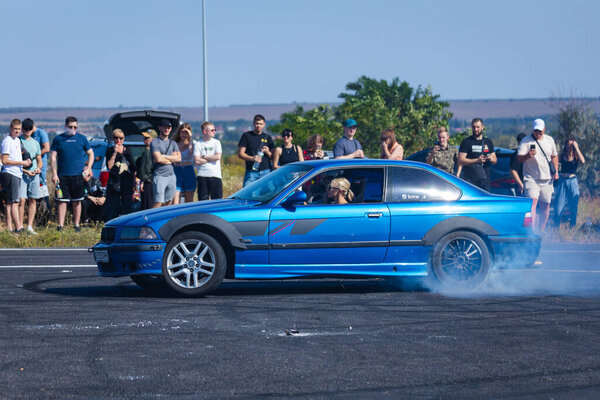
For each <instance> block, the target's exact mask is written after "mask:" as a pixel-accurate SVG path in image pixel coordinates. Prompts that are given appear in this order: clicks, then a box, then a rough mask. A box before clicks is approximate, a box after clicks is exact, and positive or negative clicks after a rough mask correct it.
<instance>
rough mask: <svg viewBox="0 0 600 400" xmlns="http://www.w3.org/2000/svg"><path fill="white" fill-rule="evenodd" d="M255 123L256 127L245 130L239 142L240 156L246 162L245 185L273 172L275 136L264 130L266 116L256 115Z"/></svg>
mask: <svg viewBox="0 0 600 400" xmlns="http://www.w3.org/2000/svg"><path fill="white" fill-rule="evenodd" d="M253 125H254V129H253V130H251V131H248V132H244V133H243V134H242V137H241V138H240V141H239V142H238V157H239V158H241V159H242V160H244V161H245V162H246V173H245V174H244V186H247V185H248V184H250V183H252V182H254V181H256V180H258V179H260V178H262V177H263V176H265V175H267V174H268V173H269V172H271V156H272V155H273V150H274V148H275V145H274V144H273V138H272V137H271V136H270V135H267V134H266V133H264V132H263V129H265V126H266V122H265V117H263V116H262V115H260V114H257V115H255V116H254V120H253Z"/></svg>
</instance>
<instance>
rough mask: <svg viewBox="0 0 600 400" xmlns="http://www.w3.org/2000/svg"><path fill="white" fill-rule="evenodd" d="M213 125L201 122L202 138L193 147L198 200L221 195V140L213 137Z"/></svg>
mask: <svg viewBox="0 0 600 400" xmlns="http://www.w3.org/2000/svg"><path fill="white" fill-rule="evenodd" d="M216 132H217V130H216V129H215V125H214V124H213V123H211V122H208V121H205V122H203V123H202V138H201V139H200V140H199V141H198V142H196V146H195V147H194V162H195V163H196V165H198V174H197V178H196V179H197V181H198V200H209V199H220V198H222V197H223V180H222V176H221V154H222V153H223V150H222V149H221V142H220V141H219V140H218V139H215V133H216Z"/></svg>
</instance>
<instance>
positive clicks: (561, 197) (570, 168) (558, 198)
mask: <svg viewBox="0 0 600 400" xmlns="http://www.w3.org/2000/svg"><path fill="white" fill-rule="evenodd" d="M559 161H560V178H559V179H558V182H557V185H556V195H555V196H554V201H555V203H554V226H556V227H557V228H558V227H559V226H560V214H562V212H563V210H564V208H565V205H567V204H568V205H569V212H570V215H569V225H570V226H571V228H575V224H577V208H578V206H579V183H578V182H577V175H576V173H577V167H578V166H579V164H585V157H584V156H583V154H582V153H581V150H580V149H579V144H578V143H577V141H576V140H575V136H573V135H569V137H568V138H567V140H566V141H565V145H564V146H563V149H562V153H561V155H560V157H559Z"/></svg>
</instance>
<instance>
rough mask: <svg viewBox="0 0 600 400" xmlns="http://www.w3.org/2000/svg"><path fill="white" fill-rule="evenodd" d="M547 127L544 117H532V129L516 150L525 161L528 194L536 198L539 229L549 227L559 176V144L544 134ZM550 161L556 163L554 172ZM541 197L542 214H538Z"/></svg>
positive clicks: (533, 208) (535, 222)
mask: <svg viewBox="0 0 600 400" xmlns="http://www.w3.org/2000/svg"><path fill="white" fill-rule="evenodd" d="M545 131H546V125H545V124H544V120H542V119H540V118H538V119H536V120H535V121H533V133H532V134H531V135H528V136H526V137H525V138H523V140H521V142H520V143H519V150H518V151H517V160H518V161H519V162H522V163H523V185H524V186H525V195H526V196H527V197H529V198H531V199H532V200H533V202H532V204H531V215H532V220H533V221H532V222H533V228H534V230H537V232H539V233H542V232H544V229H546V223H547V222H548V215H549V213H550V202H551V201H552V193H553V192H554V185H553V183H554V180H555V179H558V152H557V151H556V144H555V143H554V139H552V137H550V136H548V135H545V134H544V133H545ZM550 162H551V163H552V165H553V166H554V171H555V172H554V174H552V173H551V172H550V165H549V163H550ZM538 201H539V206H540V214H539V215H536V208H537V205H538Z"/></svg>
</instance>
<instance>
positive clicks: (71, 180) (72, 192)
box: [56, 175, 85, 203]
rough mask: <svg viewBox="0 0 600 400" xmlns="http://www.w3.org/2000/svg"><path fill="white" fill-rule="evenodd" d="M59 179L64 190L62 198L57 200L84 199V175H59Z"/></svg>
mask: <svg viewBox="0 0 600 400" xmlns="http://www.w3.org/2000/svg"><path fill="white" fill-rule="evenodd" d="M58 181H59V182H58V184H59V185H60V188H61V190H62V199H56V201H61V202H65V203H68V202H69V201H81V200H83V187H84V183H85V182H84V180H83V176H81V175H75V176H59V177H58Z"/></svg>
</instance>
